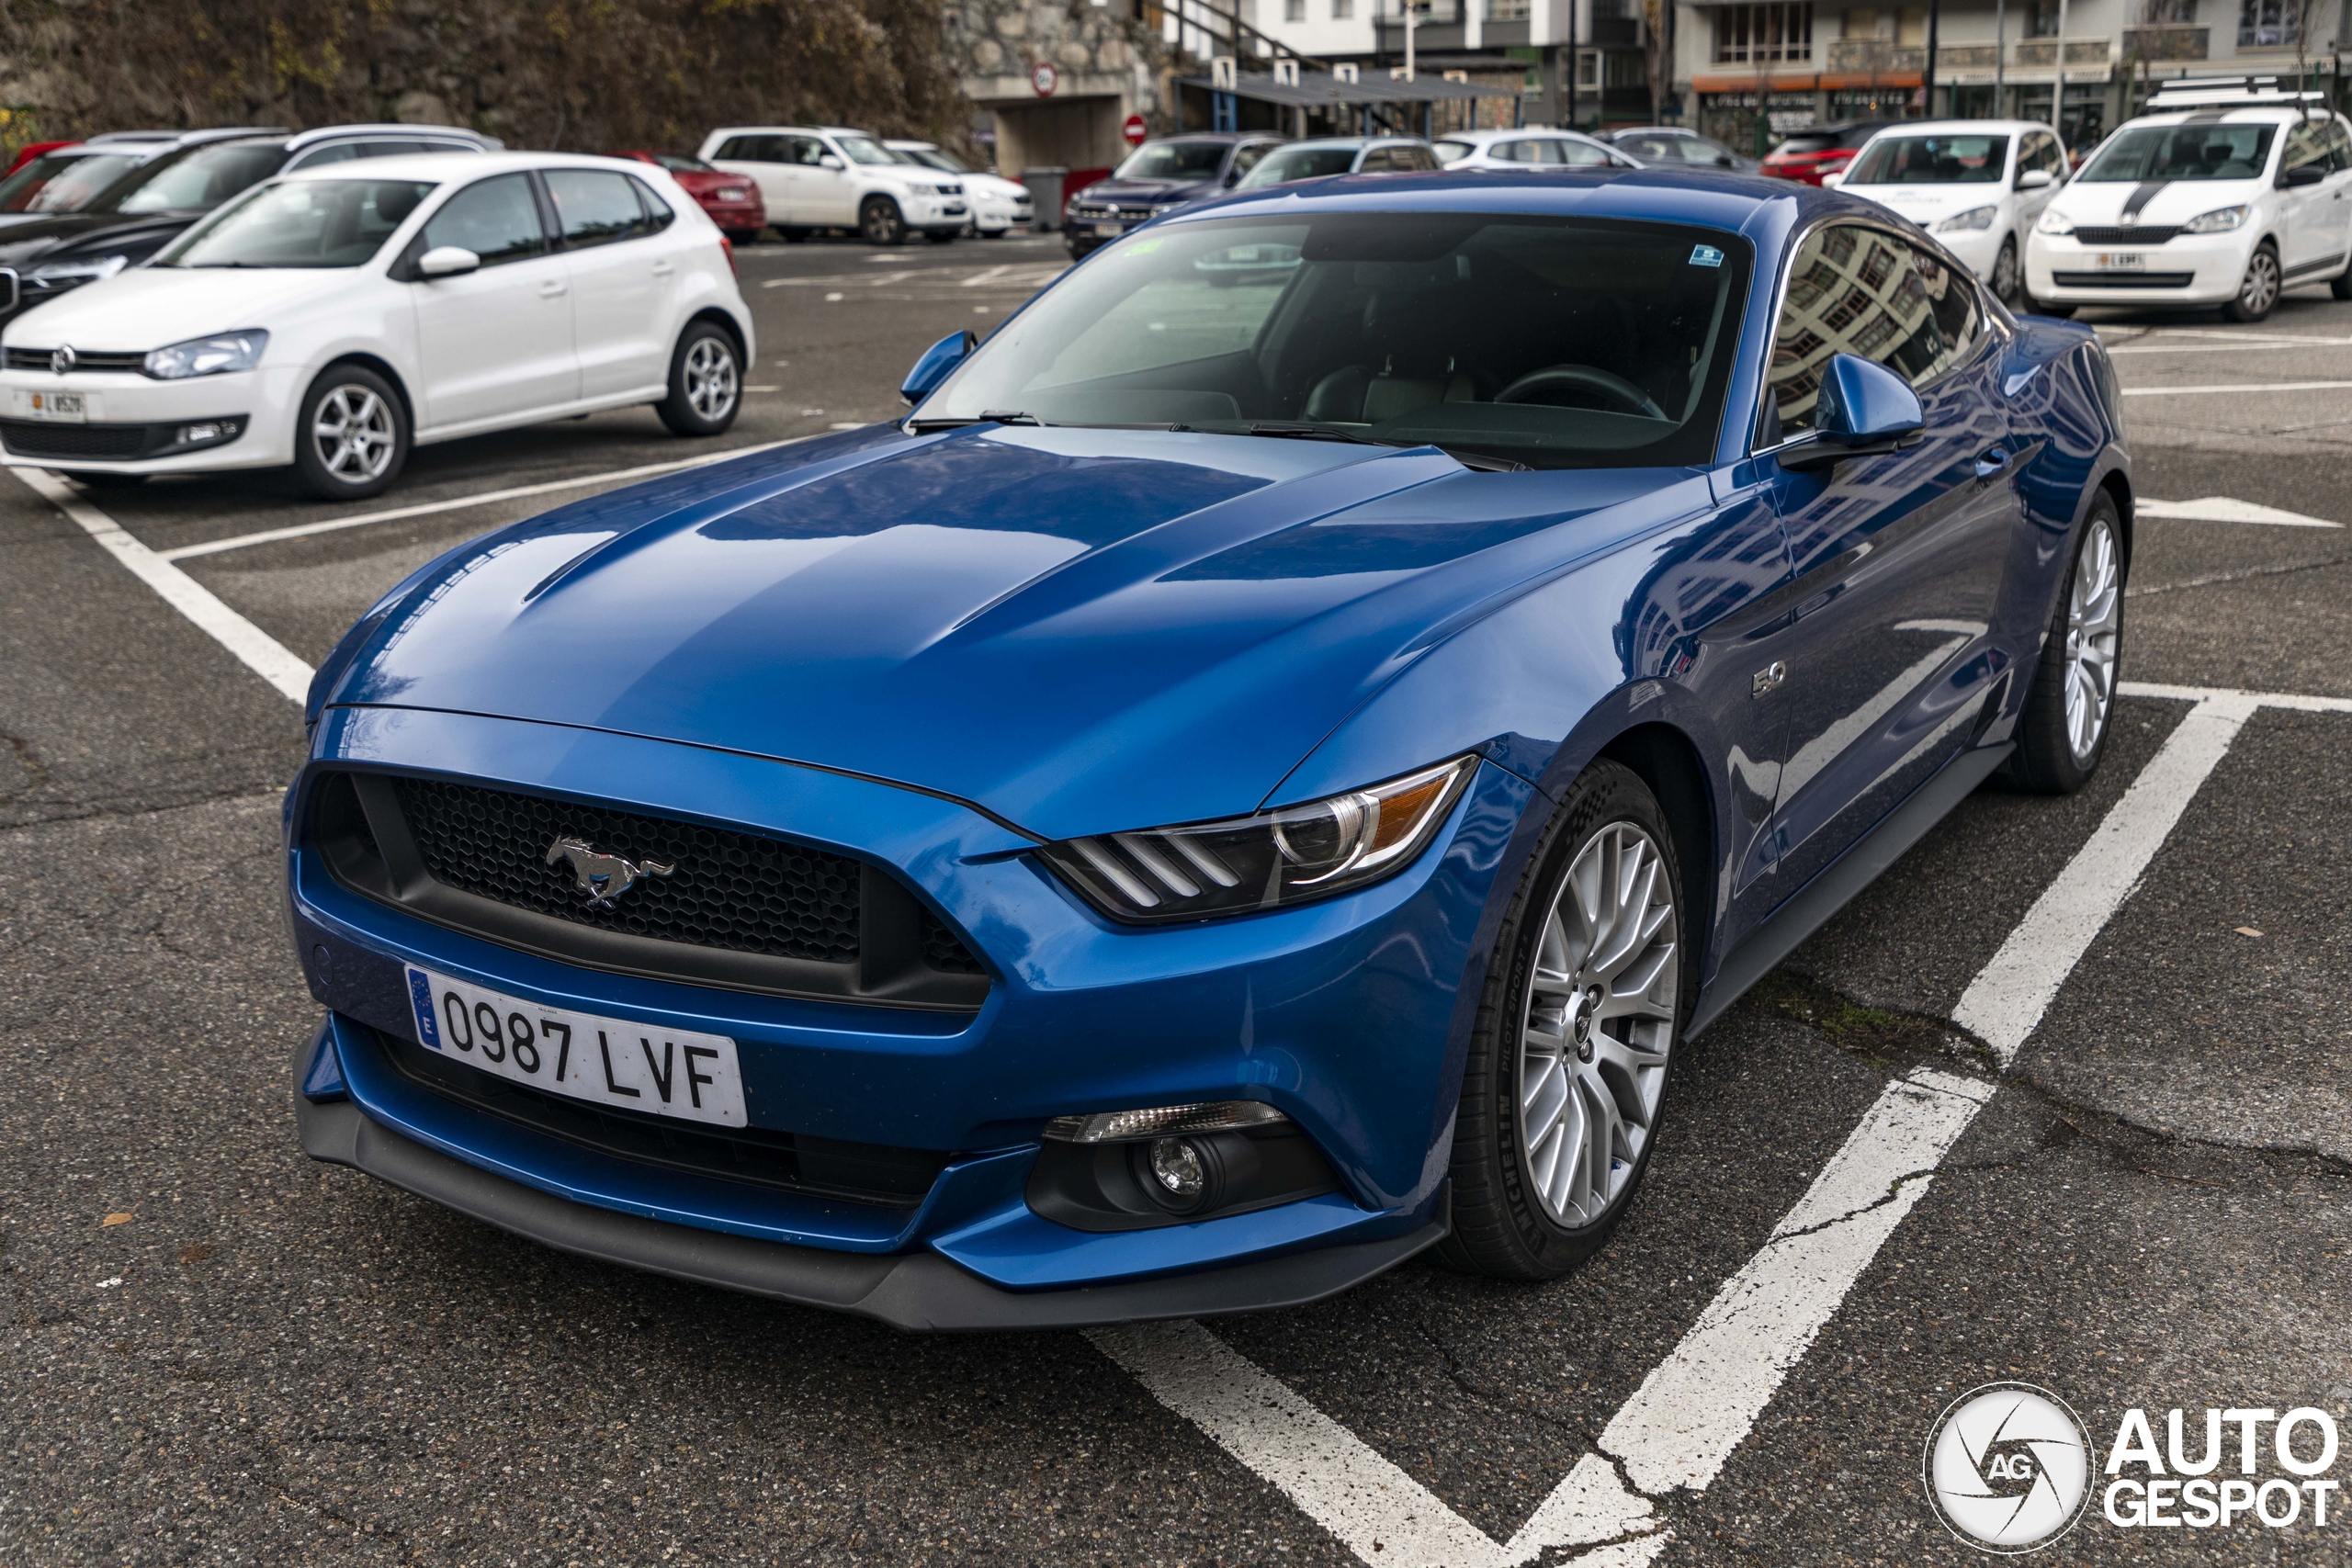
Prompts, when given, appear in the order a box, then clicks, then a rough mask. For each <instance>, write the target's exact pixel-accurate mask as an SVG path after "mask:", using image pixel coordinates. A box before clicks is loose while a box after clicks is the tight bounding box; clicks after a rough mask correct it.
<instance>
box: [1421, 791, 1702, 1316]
mask: <svg viewBox="0 0 2352 1568" xmlns="http://www.w3.org/2000/svg"><path fill="white" fill-rule="evenodd" d="M1636 853H1638V854H1639V855H1640V856H1641V857H1642V862H1643V864H1642V868H1641V869H1639V870H1637V871H1635V872H1634V887H1633V890H1632V893H1633V896H1632V897H1630V898H1629V899H1627V900H1625V901H1624V902H1625V906H1627V907H1630V908H1631V910H1632V911H1633V914H1634V917H1635V918H1636V924H1635V926H1634V928H1632V929H1634V930H1635V931H1639V930H1640V928H1641V926H1643V925H1650V930H1649V931H1648V933H1647V934H1646V935H1643V936H1640V937H1639V938H1638V939H1637V940H1636V941H1635V942H1634V944H1633V946H1632V949H1631V952H1630V953H1621V954H1619V955H1617V956H1616V957H1615V958H1613V959H1611V960H1610V961H1608V962H1607V963H1605V964H1603V965H1601V966H1600V967H1598V968H1594V969H1587V968H1586V967H1584V959H1582V958H1579V957H1578V955H1577V954H1578V950H1579V948H1581V949H1582V952H1583V953H1584V955H1585V957H1587V958H1589V956H1590V954H1591V953H1592V952H1593V951H1594V950H1595V949H1596V948H1598V949H1599V951H1600V952H1602V953H1610V952H1611V942H1612V941H1613V939H1614V938H1615V937H1616V936H1617V934H1618V933H1619V932H1620V931H1624V930H1626V929H1628V928H1626V927H1625V926H1624V924H1623V920H1622V919H1619V920H1612V919H1611V915H1612V914H1623V913H1625V908H1622V907H1621V908H1619V909H1618V910H1615V911H1612V910H1611V909H1610V908H1608V906H1609V905H1611V903H1612V902H1614V901H1615V899H1614V890H1615V889H1617V888H1620V887H1623V886H1624V883H1623V880H1622V879H1621V875H1620V873H1621V870H1622V868H1623V865H1624V863H1625V857H1626V856H1627V855H1629V854H1636ZM1682 888H1683V881H1682V874H1681V869H1680V866H1679V863H1678V862H1677V860H1676V858H1675V852H1674V839H1673V835H1672V833H1671V832H1670V831H1669V830H1668V827H1667V822H1666V816H1665V813H1664V812H1663V811H1661V810H1660V809H1659V807H1658V804H1657V797H1656V796H1655V795H1651V793H1650V791H1649V788H1648V786H1647V785H1645V784H1643V783H1642V781H1641V779H1640V778H1639V776H1637V775H1636V774H1635V773H1634V772H1633V770H1631V769H1630V768H1626V767H1623V766H1622V765H1621V764H1619V763H1616V762H1611V761H1600V762H1595V763H1594V764H1593V765H1592V766H1591V767H1589V768H1588V769H1586V770H1585V772H1584V773H1583V775H1582V776H1581V777H1579V778H1578V779H1577V782H1576V784H1574V785H1573V786H1572V787H1571V788H1570V789H1569V791H1568V793H1567V796H1566V799H1565V800H1563V801H1562V802H1561V804H1560V807H1559V809H1558V810H1556V811H1555V812H1554V813H1553V816H1552V820H1551V821H1550V823H1548V824H1547V825H1546V826H1545V828H1544V836H1543V839H1542V840H1541V841H1540V842H1539V843H1538V845H1537V847H1536V851H1535V853H1534V854H1533V855H1532V857H1530V859H1529V862H1528V865H1527V869H1526V871H1525V872H1523V873H1522V874H1521V877H1520V883H1519V888H1518V891H1517V893H1516V894H1515V895H1514V896H1513V897H1512V900H1511V905H1510V910H1509V912H1508V913H1507V914H1506V916H1505V918H1504V920H1503V926H1502V931H1501V932H1500V934H1499V935H1498V937H1497V938H1496V942H1495V952H1494V956H1493V959H1492V961H1491V962H1490V963H1489V964H1488V965H1487V979H1486V987H1485V991H1484V993H1483V994H1482V995H1481V996H1480V998H1479V1002H1478V1014H1477V1019H1476V1023H1475V1025H1474V1026H1473V1028H1472V1031H1471V1035H1470V1049H1469V1054H1468V1056H1467V1058H1466V1060H1465V1061H1464V1065H1463V1072H1462V1100H1461V1103H1460V1105H1459V1107H1458V1108H1457V1109H1456V1111H1455V1114H1454V1132H1453V1173H1452V1174H1453V1234H1452V1235H1448V1236H1447V1237H1446V1239H1445V1241H1444V1242H1443V1243H1442V1247H1443V1252H1442V1256H1443V1257H1444V1258H1445V1259H1446V1260H1447V1261H1448V1262H1449V1263H1451V1264H1453V1266H1454V1267H1455V1268H1457V1269H1462V1270H1464V1272H1467V1273H1473V1274H1483V1275H1486V1276H1487V1277H1489V1278H1493V1279H1502V1280H1555V1279H1557V1278H1559V1277H1560V1276H1561V1275H1563V1274H1565V1273H1566V1272H1567V1271H1568V1270H1569V1269H1573V1268H1575V1267H1576V1266H1577V1264H1579V1263H1581V1262H1583V1261H1584V1260H1585V1259H1586V1258H1589V1257H1591V1256H1592V1254H1593V1253H1595V1252H1596V1251H1598V1250H1600V1247H1601V1245H1602V1244H1603V1243H1604V1242H1606V1241H1607V1240H1608V1239H1609V1236H1610V1233H1611V1232H1612V1231H1614V1230H1615V1229H1616V1228H1617V1224H1618V1222H1619V1221H1620V1220H1621V1219H1622V1218H1623V1216H1624V1213H1625V1210H1626V1208H1627V1207H1628V1206H1629V1205H1630V1203H1631V1202H1632V1201H1633V1196H1634V1192H1635V1191H1636V1190H1639V1188H1640V1186H1641V1181H1642V1176H1643V1173H1644V1172H1645V1171H1646V1170H1647V1169H1648V1168H1649V1158H1650V1154H1651V1151H1652V1150H1653V1149H1654V1148H1656V1146H1657V1128H1658V1118H1659V1112H1660V1111H1662V1110H1663V1109H1664V1106H1665V1103H1666V1092H1667V1089H1668V1077H1669V1075H1670V1072H1671V1069H1672V1066H1673V1063H1674V1048H1675V1044H1676V1042H1677V1041H1678V1039H1679V1036H1680V1034H1681V1030H1682V1022H1683V1020H1684V1019H1686V1018H1688V1017H1689V1016H1690V1004H1691V1000H1692V998H1693V996H1694V994H1695V992H1696V991H1697V988H1698V987H1697V981H1698V969H1697V966H1696V965H1695V964H1693V963H1692V962H1691V952H1692V946H1691V943H1690V942H1684V941H1682V940H1681V938H1682V929H1683V927H1684V925H1685V924H1686V920H1685V911H1686V910H1687V908H1688V905H1687V903H1686V902H1685V900H1684V898H1683V895H1682ZM1661 900H1662V901H1663V919H1659V918H1658V917H1659V916H1660V912H1661V910H1660V906H1661ZM1590 907H1599V908H1600V910H1601V919H1600V920H1599V921H1597V922H1596V921H1593V920H1590V919H1588V917H1587V916H1586V914H1585V912H1584V911H1585V910H1586V909H1587V908H1590ZM1653 920H1655V921H1656V923H1655V924H1654V925H1653V924H1651V922H1652V921H1653ZM1596 926H1597V931H1596ZM1539 959H1542V960H1543V961H1544V962H1542V964H1540V967H1541V968H1542V970H1543V971H1544V973H1545V974H1547V975H1548V974H1555V973H1558V974H1564V975H1566V976H1568V977H1570V979H1571V984H1569V985H1567V986H1556V985H1553V984H1550V983H1544V984H1538V983H1537V978H1536V976H1537V970H1538V968H1539V962H1538V961H1539ZM1645 975H1646V980H1644V976H1645ZM1629 982H1634V983H1640V984H1641V988H1640V989H1639V990H1638V991H1635V992H1634V993H1633V994H1632V997H1631V998H1626V997H1623V995H1622V994H1617V995H1614V996H1613V997H1612V995H1611V994H1608V993H1615V992H1616V987H1621V986H1624V985H1626V984H1628V983H1629ZM1579 984H1581V985H1582V987H1583V988H1582V989H1578V988H1577V985H1579ZM1597 995H1598V996H1600V1002H1599V1006H1600V1008H1603V1009H1605V1008H1606V1007H1607V1006H1608V1003H1609V1001H1610V1000H1611V999H1616V1000H1619V1001H1621V1002H1623V1001H1625V1000H1634V1001H1637V1002H1639V1003H1640V1004H1641V1006H1642V1012H1641V1013H1639V1014H1635V1013H1631V1012H1628V1013H1623V1014H1619V1013H1606V1012H1602V1013H1596V1012H1592V1011H1588V1009H1589V1008H1592V1007H1594V1006H1595V998H1596V996H1597ZM1579 1020H1581V1021H1579ZM1596 1020H1597V1021H1596ZM1547 1025H1550V1026H1552V1027H1547ZM1546 1041H1549V1042H1552V1043H1554V1044H1553V1045H1552V1048H1550V1049H1548V1050H1547V1049H1544V1042H1546ZM1531 1076H1532V1085H1531ZM1523 1085H1528V1086H1530V1094H1531V1098H1529V1099H1528V1100H1527V1101H1526V1103H1524V1104H1522V1096H1521V1089H1522V1086H1523ZM1571 1111H1573V1112H1574V1114H1573V1115H1571V1114H1570V1112H1571ZM1612 1111H1613V1114H1614V1117H1615V1124H1614V1125H1613V1126H1611V1127H1607V1128H1602V1129H1600V1132H1601V1133H1602V1134H1603V1137H1602V1138H1601V1139H1599V1140H1596V1139H1595V1138H1593V1137H1591V1136H1590V1135H1589V1134H1590V1132H1591V1131H1592V1130H1594V1123H1595V1122H1596V1121H1598V1120H1600V1119H1601V1118H1604V1117H1607V1116H1610V1115H1611V1113H1612ZM1532 1117H1548V1120H1544V1121H1540V1122H1535V1124H1534V1125H1532V1127H1531V1118H1532ZM1603 1145H1605V1146H1603ZM1571 1149H1574V1150H1575V1151H1576V1152H1575V1153H1570V1152H1568V1151H1569V1150H1571ZM1578 1156H1582V1157H1578ZM1620 1156H1624V1157H1620Z"/></svg>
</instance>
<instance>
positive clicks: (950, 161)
mask: <svg viewBox="0 0 2352 1568" xmlns="http://www.w3.org/2000/svg"><path fill="white" fill-rule="evenodd" d="M900 155H901V156H902V157H904V158H905V159H906V160H907V162H909V163H910V164H922V165H923V166H924V167H926V168H932V169H940V170H944V171H945V172H946V173H948V174H951V175H968V174H970V173H971V172H972V170H971V167H970V165H968V164H966V163H965V162H964V160H963V159H961V158H958V157H957V156H956V154H954V153H953V152H941V151H940V150H939V149H938V148H936V147H910V148H909V149H907V151H906V152H904V153H902V154H900Z"/></svg>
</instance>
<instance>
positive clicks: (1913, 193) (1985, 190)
mask: <svg viewBox="0 0 2352 1568" xmlns="http://www.w3.org/2000/svg"><path fill="white" fill-rule="evenodd" d="M1838 189H1840V190H1842V191H1844V192H1845V193H1846V194H1847V195H1849V196H1859V197H1863V198H1864V199H1866V200H1869V201H1875V202H1877V203H1878V204H1879V205H1880V206H1881V207H1883V208H1886V209H1889V210H1890V211H1894V212H1900V213H1901V214H1903V216H1904V217H1905V218H1914V219H1918V220H1922V221H1923V222H1924V221H1925V220H1928V219H1933V218H1944V217H1949V216H1950V215H1951V214H1952V213H1955V212H1966V211H1968V210H1970V209H1973V208H1978V207H1998V206H1999V205H2000V204H2001V197H2003V196H2004V195H2006V194H2007V192H2006V190H2005V189H2004V187H2003V186H2001V184H2000V183H1999V182H1998V181H1991V182H1988V183H1986V184H1984V185H1934V186H1926V185H1922V186H1900V185H1885V186H1858V185H1855V184H1852V183H1851V182H1849V183H1847V184H1845V185H1842V186H1838Z"/></svg>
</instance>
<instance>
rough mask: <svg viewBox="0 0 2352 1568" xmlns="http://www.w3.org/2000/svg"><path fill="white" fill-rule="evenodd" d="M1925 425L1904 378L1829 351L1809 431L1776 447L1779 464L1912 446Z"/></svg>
mask: <svg viewBox="0 0 2352 1568" xmlns="http://www.w3.org/2000/svg"><path fill="white" fill-rule="evenodd" d="M1927 429H1928V415H1927V411H1926V410H1924V409H1922V408H1921V407H1920V406H1919V395H1918V394H1917V392H1914V391H1913V390H1912V389H1911V383H1910V382H1908V381H1905V379H1904V378H1902V377H1900V376H1897V375H1896V374H1895V373H1894V371H1892V370H1889V369H1888V368H1887V367H1885V366H1883V365H1881V364H1879V363H1878V362H1877V361H1875V360H1870V359H1864V358H1861V357H1860V355H1851V354H1839V355H1832V356H1831V358H1830V361H1829V366H1828V369H1827V370H1826V373H1825V374H1824V375H1823V376H1822V378H1821V398H1820V401H1819V402H1818V403H1817V404H1815V409H1814V437H1813V439H1812V440H1810V441H1803V444H1802V445H1800V446H1792V447H1791V448H1789V449H1788V450H1786V451H1784V452H1781V453H1780V454H1779V457H1780V460H1781V467H1782V468H1793V469H1796V470H1798V471H1799V472H1804V471H1805V470H1807V469H1811V468H1831V467H1834V466H1835V465H1837V464H1838V463H1842V462H1844V461H1845V460H1846V459H1847V458H1849V457H1876V456H1879V455H1881V454H1883V453H1887V452H1898V451H1901V450H1902V449H1903V448H1904V447H1905V446H1916V445H1917V443H1918V442H1919V440H1920V439H1921V438H1922V437H1923V436H1925V435H1926V434H1927ZM1800 440H1801V441H1802V440H1803V438H1802V437H1801V438H1800Z"/></svg>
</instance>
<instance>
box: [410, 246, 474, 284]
mask: <svg viewBox="0 0 2352 1568" xmlns="http://www.w3.org/2000/svg"><path fill="white" fill-rule="evenodd" d="M480 268H481V257H480V256H478V255H476V254H473V252H471V251H469V250H468V249H466V248H465V247H464V246H463V245H435V246H434V247H433V248H432V249H431V250H429V251H427V252H425V253H424V254H423V255H421V256H419V257H417V258H416V271H417V276H420V277H463V276H465V275H466V274H468V273H469V272H474V271H477V270H479V269H480Z"/></svg>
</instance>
